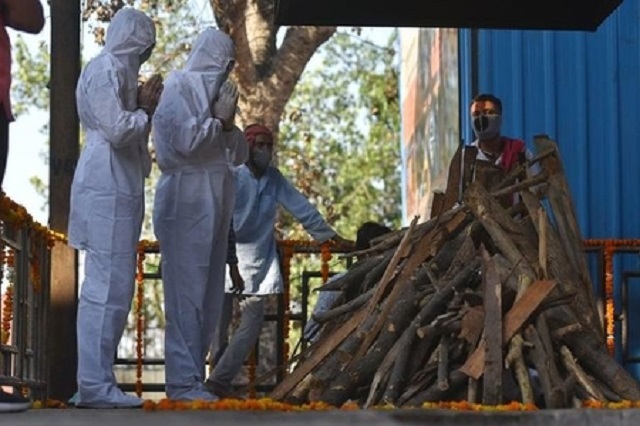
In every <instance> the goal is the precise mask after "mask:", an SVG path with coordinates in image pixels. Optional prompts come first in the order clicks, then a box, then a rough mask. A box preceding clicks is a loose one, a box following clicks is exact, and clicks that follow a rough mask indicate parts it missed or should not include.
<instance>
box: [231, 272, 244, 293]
mask: <svg viewBox="0 0 640 426" xmlns="http://www.w3.org/2000/svg"><path fill="white" fill-rule="evenodd" d="M229 278H231V292H232V293H233V294H235V295H236V296H238V297H240V298H242V297H243V296H242V293H243V292H244V280H243V279H242V275H240V270H239V269H238V265H237V264H232V265H229Z"/></svg>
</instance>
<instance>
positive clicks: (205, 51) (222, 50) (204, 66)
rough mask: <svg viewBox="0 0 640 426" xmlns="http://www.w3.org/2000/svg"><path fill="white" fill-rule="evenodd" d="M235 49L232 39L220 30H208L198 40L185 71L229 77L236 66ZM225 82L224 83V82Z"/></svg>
mask: <svg viewBox="0 0 640 426" xmlns="http://www.w3.org/2000/svg"><path fill="white" fill-rule="evenodd" d="M234 56H235V49H234V48H233V41H231V37H229V36H228V35H227V34H225V33H223V32H222V31H220V30H216V29H214V28H207V29H206V30H204V31H203V32H202V33H201V34H200V35H199V36H198V38H197V39H196V41H195V43H194V44H193V48H192V49H191V53H190V54H189V59H187V64H186V65H185V67H184V70H185V71H187V72H199V73H208V74H209V73H211V74H223V75H225V78H224V80H226V77H228V76H229V73H230V72H231V69H232V68H233V64H234ZM224 80H223V81H224Z"/></svg>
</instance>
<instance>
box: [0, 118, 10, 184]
mask: <svg viewBox="0 0 640 426" xmlns="http://www.w3.org/2000/svg"><path fill="white" fill-rule="evenodd" d="M8 157H9V120H7V116H6V115H5V114H4V113H3V112H2V111H0V190H3V186H2V181H4V173H5V172H6V171H7V158H8Z"/></svg>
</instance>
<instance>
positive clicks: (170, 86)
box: [154, 76, 224, 157]
mask: <svg viewBox="0 0 640 426" xmlns="http://www.w3.org/2000/svg"><path fill="white" fill-rule="evenodd" d="M180 78H181V77H179V76H178V77H176V78H175V79H171V80H169V79H167V82H166V83H165V87H164V92H163V96H162V98H161V100H160V104H159V105H158V109H157V110H156V113H155V115H154V127H155V129H156V130H155V131H156V132H157V131H159V129H160V128H162V129H163V130H162V131H163V132H168V133H169V134H168V136H169V139H170V140H171V145H172V146H173V148H174V149H175V150H176V151H177V152H179V153H180V154H181V155H183V156H184V157H189V155H191V153H192V152H193V151H196V150H197V149H198V148H199V147H200V146H201V145H203V144H207V143H213V142H214V141H219V143H224V139H220V140H218V139H217V138H218V137H219V136H220V137H221V138H222V137H223V133H224V132H223V129H222V122H221V121H220V120H218V119H217V118H214V117H213V116H212V115H211V111H210V110H209V107H208V106H207V100H206V98H205V95H204V94H197V93H196V92H194V90H192V88H191V87H190V86H188V85H187V83H183V82H182V81H181V80H180Z"/></svg>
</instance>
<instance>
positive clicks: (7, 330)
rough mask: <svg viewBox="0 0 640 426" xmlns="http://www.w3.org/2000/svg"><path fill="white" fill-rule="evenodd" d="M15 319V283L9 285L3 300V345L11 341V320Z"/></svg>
mask: <svg viewBox="0 0 640 426" xmlns="http://www.w3.org/2000/svg"><path fill="white" fill-rule="evenodd" d="M12 321H13V284H10V285H9V287H7V291H6V292H5V294H4V300H3V302H2V339H1V340H0V341H2V344H3V345H6V344H8V343H9V337H10V336H11V322H12Z"/></svg>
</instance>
